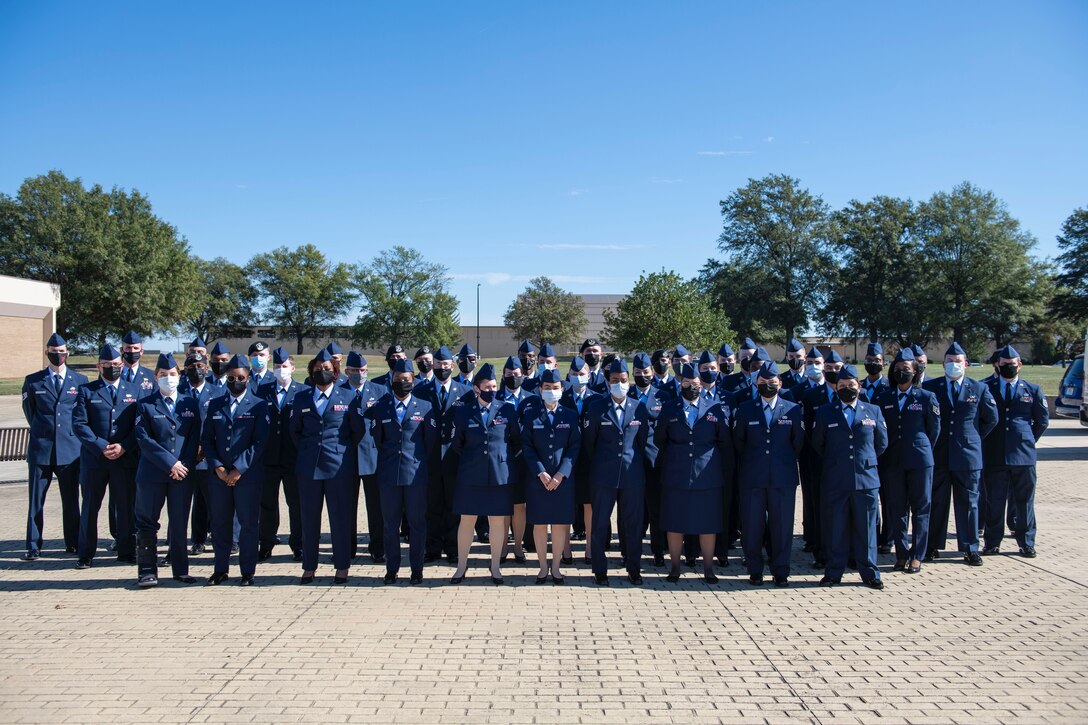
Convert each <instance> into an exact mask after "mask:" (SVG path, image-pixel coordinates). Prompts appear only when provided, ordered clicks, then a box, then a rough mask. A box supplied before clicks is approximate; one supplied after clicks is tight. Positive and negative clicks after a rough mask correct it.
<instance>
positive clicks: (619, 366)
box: [608, 357, 627, 375]
mask: <svg viewBox="0 0 1088 725" xmlns="http://www.w3.org/2000/svg"><path fill="white" fill-rule="evenodd" d="M625 372H627V361H626V360H624V359H623V358H622V357H618V358H616V359H615V360H613V361H612V364H610V365H609V366H608V374H609V375H611V374H612V373H625Z"/></svg>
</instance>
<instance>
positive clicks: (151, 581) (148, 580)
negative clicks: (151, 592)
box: [136, 574, 159, 588]
mask: <svg viewBox="0 0 1088 725" xmlns="http://www.w3.org/2000/svg"><path fill="white" fill-rule="evenodd" d="M158 583H159V578H158V577H157V576H155V575H154V574H141V575H140V577H139V578H138V579H137V580H136V586H138V587H142V588H147V587H153V586H156V585H158Z"/></svg>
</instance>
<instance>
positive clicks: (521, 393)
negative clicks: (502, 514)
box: [491, 348, 540, 564]
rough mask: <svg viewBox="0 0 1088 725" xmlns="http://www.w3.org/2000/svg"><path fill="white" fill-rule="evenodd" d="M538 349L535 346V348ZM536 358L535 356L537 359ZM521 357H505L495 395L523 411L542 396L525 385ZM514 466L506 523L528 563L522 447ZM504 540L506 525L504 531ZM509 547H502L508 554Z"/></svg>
mask: <svg viewBox="0 0 1088 725" xmlns="http://www.w3.org/2000/svg"><path fill="white" fill-rule="evenodd" d="M534 349H535V348H534ZM534 360H535V359H534ZM521 365H522V363H521V361H520V360H519V359H518V358H516V357H514V356H512V355H511V356H510V357H508V358H506V363H505V364H504V365H503V367H502V383H501V385H499V392H498V393H497V394H496V395H495V399H496V400H498V401H500V402H502V403H510V404H512V405H513V406H514V407H515V408H517V410H518V411H520V410H521V409H522V408H523V407H525V406H526V405H527V404H535V403H539V402H540V398H539V396H538V395H537V394H536V393H534V392H531V391H529V390H527V389H526V388H525V379H526V378H525V375H524V369H523V368H522V367H521ZM513 466H514V468H515V469H517V471H516V475H515V476H514V478H513V494H514V513H513V515H512V516H511V517H510V521H509V522H508V524H507V528H509V529H510V530H511V531H512V532H513V536H514V561H516V562H517V563H518V564H524V563H525V539H526V536H525V462H524V460H523V459H522V457H521V451H518V452H517V454H516V456H515V460H514V461H513ZM496 533H497V532H496V531H495V530H494V529H492V530H491V535H492V536H494V535H496ZM502 538H503V539H504V540H505V538H506V536H505V529H504V533H503V535H502ZM507 553H508V552H507V551H505V550H504V551H503V556H504V557H505V556H506V554H507Z"/></svg>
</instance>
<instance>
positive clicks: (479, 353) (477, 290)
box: [476, 282, 483, 360]
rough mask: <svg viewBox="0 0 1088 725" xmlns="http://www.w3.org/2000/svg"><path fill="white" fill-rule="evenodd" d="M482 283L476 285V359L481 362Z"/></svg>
mask: <svg viewBox="0 0 1088 725" xmlns="http://www.w3.org/2000/svg"><path fill="white" fill-rule="evenodd" d="M481 284H483V283H482V282H477V283H476V359H477V360H479V359H480V358H481V357H483V353H482V352H480V285H481Z"/></svg>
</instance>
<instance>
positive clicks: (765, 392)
mask: <svg viewBox="0 0 1088 725" xmlns="http://www.w3.org/2000/svg"><path fill="white" fill-rule="evenodd" d="M756 390H758V391H759V395H760V397H763V398H773V397H774V396H776V395H778V386H777V385H773V384H770V383H760V384H759V385H757V386H756Z"/></svg>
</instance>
